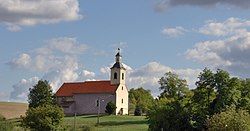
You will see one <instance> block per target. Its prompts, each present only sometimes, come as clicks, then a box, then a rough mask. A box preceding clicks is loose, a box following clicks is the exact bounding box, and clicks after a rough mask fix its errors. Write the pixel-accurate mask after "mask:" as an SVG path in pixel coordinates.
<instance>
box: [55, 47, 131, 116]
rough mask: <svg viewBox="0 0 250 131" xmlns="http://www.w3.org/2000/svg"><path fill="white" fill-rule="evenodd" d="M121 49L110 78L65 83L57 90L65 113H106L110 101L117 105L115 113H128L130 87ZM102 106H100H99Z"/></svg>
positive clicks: (58, 98) (59, 101)
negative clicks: (127, 83) (126, 79)
mask: <svg viewBox="0 0 250 131" xmlns="http://www.w3.org/2000/svg"><path fill="white" fill-rule="evenodd" d="M121 59H122V56H121V53H120V49H118V52H117V54H116V56H115V63H114V65H113V66H112V67H111V68H110V69H111V74H110V80H100V81H85V82H72V83H64V84H63V85H62V86H61V87H60V88H59V89H58V91H57V92H56V97H57V101H58V103H59V104H60V105H61V106H62V108H63V110H64V113H65V115H73V114H76V115H84V114H97V113H98V112H99V113H101V114H104V113H105V110H106V105H107V103H108V102H110V101H111V102H113V103H114V104H115V105H116V111H115V115H126V114H128V89H127V87H126V83H125V78H126V69H125V67H124V66H123V64H122V60H121ZM99 106H100V107H99Z"/></svg>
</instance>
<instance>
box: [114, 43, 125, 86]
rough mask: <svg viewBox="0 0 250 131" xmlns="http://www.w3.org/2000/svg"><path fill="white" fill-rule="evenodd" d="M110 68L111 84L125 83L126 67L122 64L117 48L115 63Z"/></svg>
mask: <svg viewBox="0 0 250 131" xmlns="http://www.w3.org/2000/svg"><path fill="white" fill-rule="evenodd" d="M110 69H111V75H110V81H111V85H120V84H122V85H125V76H126V69H125V68H124V66H123V65H122V56H121V53H120V49H119V48H118V51H117V54H116V55H115V64H114V65H113V66H112V67H111V68H110Z"/></svg>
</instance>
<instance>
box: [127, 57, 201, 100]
mask: <svg viewBox="0 0 250 131" xmlns="http://www.w3.org/2000/svg"><path fill="white" fill-rule="evenodd" d="M169 71H171V72H173V73H176V74H178V75H179V76H180V78H182V79H186V80H187V83H188V85H189V87H190V88H194V87H195V85H194V84H195V82H196V81H197V77H198V74H199V73H200V72H201V70H200V69H189V68H187V69H173V68H171V67H168V66H165V65H162V64H160V63H158V62H150V63H148V64H146V65H144V66H142V67H139V68H137V69H134V70H130V71H128V75H127V84H128V86H129V87H130V88H136V87H144V88H146V89H149V90H151V92H152V94H153V95H154V96H157V95H159V93H160V91H159V84H158V81H159V79H160V78H161V77H162V76H163V75H164V74H165V73H167V72H169Z"/></svg>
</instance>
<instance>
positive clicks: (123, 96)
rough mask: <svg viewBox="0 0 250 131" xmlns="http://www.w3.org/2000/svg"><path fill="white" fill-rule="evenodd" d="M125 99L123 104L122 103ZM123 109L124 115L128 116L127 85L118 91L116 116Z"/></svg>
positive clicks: (121, 85)
mask: <svg viewBox="0 0 250 131" xmlns="http://www.w3.org/2000/svg"><path fill="white" fill-rule="evenodd" d="M122 99H123V102H122ZM121 108H122V109H123V114H122V115H127V114H128V89H127V88H126V85H123V84H120V85H119V86H118V88H117V90H116V115H118V114H119V111H120V110H121Z"/></svg>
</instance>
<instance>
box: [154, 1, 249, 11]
mask: <svg viewBox="0 0 250 131" xmlns="http://www.w3.org/2000/svg"><path fill="white" fill-rule="evenodd" d="M182 5H189V6H198V7H214V6H218V5H229V6H233V7H238V8H241V9H249V8H250V1H249V0H158V1H157V2H156V4H155V7H154V8H155V11H158V12H162V11H164V10H166V9H168V8H170V7H175V6H182Z"/></svg>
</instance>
